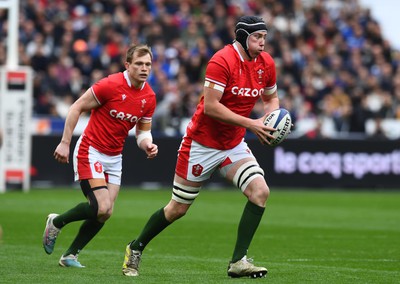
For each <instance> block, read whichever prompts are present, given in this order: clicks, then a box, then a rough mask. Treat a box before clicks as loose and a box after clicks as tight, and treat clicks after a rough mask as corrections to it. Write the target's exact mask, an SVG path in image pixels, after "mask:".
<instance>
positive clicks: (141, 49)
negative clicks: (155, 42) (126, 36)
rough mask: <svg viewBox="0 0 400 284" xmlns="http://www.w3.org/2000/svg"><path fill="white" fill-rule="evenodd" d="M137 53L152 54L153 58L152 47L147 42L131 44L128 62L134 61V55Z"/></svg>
mask: <svg viewBox="0 0 400 284" xmlns="http://www.w3.org/2000/svg"><path fill="white" fill-rule="evenodd" d="M135 52H136V53H137V55H138V56H139V57H141V56H144V55H146V54H150V57H151V60H153V53H152V52H151V48H150V47H149V46H148V45H147V44H138V45H131V46H130V47H129V48H128V50H127V52H126V62H129V63H132V60H133V55H134V54H135Z"/></svg>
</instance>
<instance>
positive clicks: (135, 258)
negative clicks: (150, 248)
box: [129, 252, 140, 268]
mask: <svg viewBox="0 0 400 284" xmlns="http://www.w3.org/2000/svg"><path fill="white" fill-rule="evenodd" d="M129 262H130V264H131V265H129V266H134V268H138V267H139V262H140V254H137V253H133V252H132V253H131V255H130V256H129Z"/></svg>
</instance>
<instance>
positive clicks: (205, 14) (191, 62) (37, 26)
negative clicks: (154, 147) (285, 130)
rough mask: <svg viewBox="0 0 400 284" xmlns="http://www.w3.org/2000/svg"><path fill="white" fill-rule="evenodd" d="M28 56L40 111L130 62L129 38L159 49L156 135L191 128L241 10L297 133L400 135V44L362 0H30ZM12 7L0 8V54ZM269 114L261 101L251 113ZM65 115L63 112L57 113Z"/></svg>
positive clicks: (26, 7) (59, 105)
mask: <svg viewBox="0 0 400 284" xmlns="http://www.w3.org/2000/svg"><path fill="white" fill-rule="evenodd" d="M20 5H21V8H20V29H19V30H20V35H19V43H20V45H19V56H20V57H19V60H20V65H30V66H32V67H33V69H34V71H35V75H34V78H35V79H34V115H35V117H36V118H43V117H45V118H46V119H49V118H51V119H54V120H57V119H61V120H62V119H63V118H64V117H65V115H66V113H67V110H68V107H69V106H70V105H71V103H72V102H73V101H74V100H76V99H77V98H78V97H79V96H80V95H81V94H82V93H83V92H84V91H85V90H86V89H87V88H88V87H89V86H90V85H91V84H92V83H93V82H95V81H96V80H98V79H99V78H101V77H103V76H105V75H107V74H109V73H113V72H116V71H118V70H122V69H123V60H124V58H123V55H124V54H125V50H126V48H127V46H128V45H129V44H131V43H147V44H149V45H150V46H151V47H152V50H153V52H154V55H155V60H154V66H153V71H152V75H151V77H150V79H149V83H150V84H151V85H152V87H153V89H154V90H155V91H156V93H157V99H158V108H157V111H156V113H155V116H154V126H155V129H156V134H158V135H167V136H180V135H182V133H183V131H184V128H185V125H186V124H187V122H188V118H189V117H190V116H191V114H192V113H193V111H194V108H195V107H196V103H197V101H198V99H199V97H200V96H201V93H202V84H203V73H204V69H205V65H206V63H207V61H208V59H209V58H210V57H211V56H212V55H213V53H214V52H215V51H216V50H218V49H219V48H221V46H223V45H225V44H228V43H231V42H232V39H233V35H232V34H231V31H232V30H233V29H232V25H233V23H234V22H235V20H236V18H237V17H239V16H241V15H244V14H251V15H258V16H261V17H263V18H264V19H265V20H266V22H267V25H268V26H269V32H268V36H267V41H268V43H267V47H266V48H267V51H268V52H269V53H270V54H271V55H272V56H273V57H274V58H275V61H276V67H277V75H278V80H279V81H278V87H279V90H278V92H279V96H280V98H281V102H282V106H283V107H285V108H287V109H288V110H290V112H291V114H292V117H293V119H294V123H295V126H296V128H295V130H294V131H293V135H292V136H293V137H304V138H307V139H315V138H318V137H319V138H331V137H343V138H346V137H371V138H374V137H380V138H382V137H383V138H389V139H398V138H399V137H400V126H399V125H400V123H399V119H400V68H399V64H400V52H399V50H395V49H393V48H392V47H391V46H390V44H389V42H388V41H387V40H386V39H385V38H384V37H383V35H382V32H381V28H380V26H379V22H377V21H376V20H375V19H374V18H373V17H372V15H371V11H370V10H368V9H366V8H363V7H362V6H360V4H359V2H358V1H357V0H326V1H321V0H282V1H273V0H264V1H255V0H253V1H240V0H237V1H233V0H232V1H228V0H226V1H217V0H214V1H213V0H196V1H173V0H148V1H139V0H138V1H132V0H110V1H94V0H84V1H48V0H26V1H21V4H20ZM6 37H7V15H6V13H5V11H4V10H0V39H1V40H0V64H4V63H5V54H6V46H5V42H6V41H5V40H4V39H5V38H6ZM261 114H262V108H261V107H260V106H258V107H257V108H256V109H255V110H254V113H253V116H254V117H256V116H259V115H261ZM56 124H57V123H56Z"/></svg>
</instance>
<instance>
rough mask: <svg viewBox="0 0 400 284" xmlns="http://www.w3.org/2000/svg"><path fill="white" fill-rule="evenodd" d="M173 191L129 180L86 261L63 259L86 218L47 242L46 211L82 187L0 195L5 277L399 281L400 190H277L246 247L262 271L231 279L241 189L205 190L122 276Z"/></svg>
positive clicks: (65, 203) (60, 208)
mask: <svg viewBox="0 0 400 284" xmlns="http://www.w3.org/2000/svg"><path fill="white" fill-rule="evenodd" d="M170 195H171V193H170V191H169V190H155V191H144V190H127V189H126V188H124V189H123V190H122V191H121V193H120V196H119V197H118V200H117V202H116V205H115V208H114V215H113V217H112V218H111V219H110V220H109V221H108V222H107V225H106V226H105V227H104V228H103V230H102V231H101V232H100V233H99V234H98V235H97V236H96V237H95V239H94V240H92V242H91V243H89V245H88V246H87V247H86V248H85V249H84V250H83V251H82V252H81V254H80V257H79V260H80V262H81V263H82V264H83V265H86V268H84V269H68V268H61V267H59V266H58V264H57V263H58V259H59V257H60V255H61V254H62V253H63V252H64V251H65V249H66V248H67V246H68V245H69V244H70V242H71V241H72V239H73V237H74V235H75V233H76V232H77V230H78V229H79V225H80V223H79V222H77V223H71V224H69V225H68V226H66V227H65V228H63V230H62V232H61V234H60V235H59V238H58V240H57V245H56V247H55V251H54V253H53V254H52V255H46V254H45V252H44V250H43V248H42V244H41V241H42V233H43V229H44V224H45V217H46V216H47V214H48V213H51V212H57V213H60V212H64V211H65V210H67V209H70V208H71V207H73V206H75V205H76V204H77V203H78V202H82V201H83V196H82V195H81V193H80V190H79V189H70V190H67V189H54V190H37V189H36V190H35V189H33V190H31V192H29V193H21V192H8V193H6V194H2V195H0V224H1V226H2V229H3V236H2V240H1V241H0V283H93V282H95V283H132V282H135V283H235V284H236V283H250V282H254V281H257V282H265V283H266V282H268V283H399V282H398V281H399V279H400V271H399V270H400V205H399V204H400V192H368V191H360V192H345V191H322V192H318V191H307V190H293V191H291V190H280V189H274V190H273V192H272V195H271V197H270V199H269V201H268V205H267V210H266V212H265V215H264V218H263V220H262V223H261V225H260V227H259V228H258V231H257V234H256V236H255V238H254V240H253V242H252V245H251V247H250V250H249V254H248V256H249V257H254V259H255V264H256V265H262V266H266V267H268V270H269V273H268V275H267V277H266V278H264V279H257V280H253V279H243V278H241V279H230V278H228V277H227V276H226V268H227V264H228V261H229V259H230V257H231V255H232V249H233V246H234V242H235V238H236V229H237V224H238V221H239V218H240V216H241V213H242V209H243V206H244V204H245V198H244V197H243V196H242V195H241V194H240V193H239V192H238V191H237V190H233V189H231V190H218V191H213V190H203V191H202V193H201V194H200V196H199V197H198V199H197V200H196V202H195V204H194V205H193V206H192V208H191V209H190V210H189V212H188V214H187V216H185V217H184V218H182V219H181V220H179V221H177V222H176V223H174V224H173V225H172V226H170V227H168V228H167V229H166V230H165V231H164V232H162V233H161V234H160V235H159V236H158V237H157V238H155V239H154V240H153V241H152V242H151V243H150V244H149V245H148V246H147V248H146V250H145V252H144V255H143V258H142V263H141V267H140V273H141V275H140V276H139V277H138V278H134V279H132V278H130V277H124V276H122V274H121V265H122V261H123V256H124V250H125V246H126V244H127V243H128V242H129V241H130V240H132V239H133V238H135V237H136V235H137V234H138V233H139V231H140V230H141V228H142V227H143V225H144V224H145V222H146V221H147V219H148V218H149V216H150V215H151V214H152V213H153V212H154V211H155V210H157V209H159V208H160V207H162V206H164V205H165V204H166V202H167V201H168V200H169V198H170Z"/></svg>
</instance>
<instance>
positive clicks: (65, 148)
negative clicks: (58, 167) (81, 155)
mask: <svg viewBox="0 0 400 284" xmlns="http://www.w3.org/2000/svg"><path fill="white" fill-rule="evenodd" d="M53 156H54V159H56V161H58V162H59V163H63V164H68V163H69V144H67V143H65V142H62V141H61V142H60V144H58V146H57V148H56V150H55V151H54V154H53Z"/></svg>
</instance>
